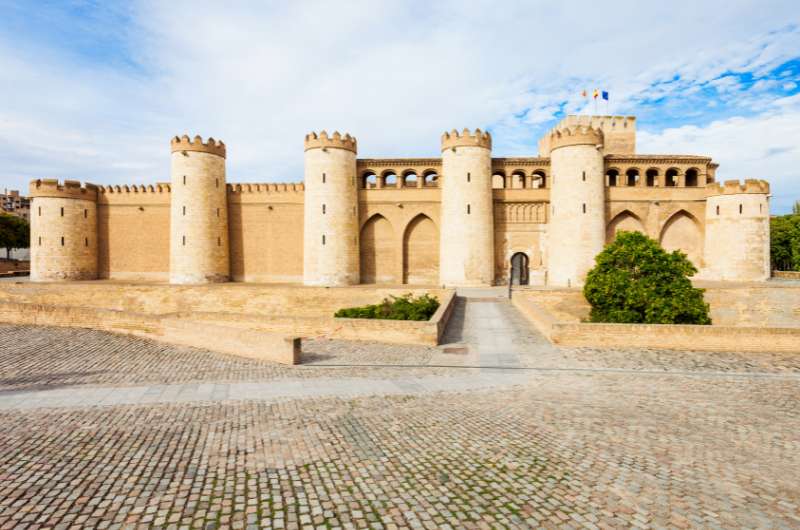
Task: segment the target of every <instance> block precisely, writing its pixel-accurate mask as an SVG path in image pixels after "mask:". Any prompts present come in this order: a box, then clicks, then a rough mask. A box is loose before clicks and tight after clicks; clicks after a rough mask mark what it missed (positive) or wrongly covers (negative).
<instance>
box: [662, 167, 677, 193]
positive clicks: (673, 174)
mask: <svg viewBox="0 0 800 530" xmlns="http://www.w3.org/2000/svg"><path fill="white" fill-rule="evenodd" d="M677 185H678V170H677V169H675V168H674V167H671V168H669V169H668V170H667V172H666V174H665V176H664V186H667V187H668V188H674V187H675V186H677Z"/></svg>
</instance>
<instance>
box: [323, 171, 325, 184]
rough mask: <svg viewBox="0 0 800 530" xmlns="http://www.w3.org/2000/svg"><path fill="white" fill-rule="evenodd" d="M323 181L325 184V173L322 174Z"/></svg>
mask: <svg viewBox="0 0 800 530" xmlns="http://www.w3.org/2000/svg"><path fill="white" fill-rule="evenodd" d="M322 183H323V184H325V173H323V174H322Z"/></svg>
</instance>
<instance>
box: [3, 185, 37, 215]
mask: <svg viewBox="0 0 800 530" xmlns="http://www.w3.org/2000/svg"><path fill="white" fill-rule="evenodd" d="M0 209H2V211H3V212H4V213H10V214H11V215H16V216H18V217H22V218H23V219H25V220H26V221H30V217H31V200H30V197H24V196H22V195H20V194H19V191H18V190H10V191H9V190H7V189H4V190H3V193H2V194H0Z"/></svg>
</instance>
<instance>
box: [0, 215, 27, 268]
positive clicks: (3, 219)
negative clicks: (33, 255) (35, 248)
mask: <svg viewBox="0 0 800 530" xmlns="http://www.w3.org/2000/svg"><path fill="white" fill-rule="evenodd" d="M30 237H31V236H30V226H29V225H28V222H27V221H26V220H25V219H23V218H22V217H17V216H15V215H8V214H5V213H4V214H0V248H5V249H6V257H7V258H8V257H9V256H10V255H11V249H12V248H28V247H29V246H30Z"/></svg>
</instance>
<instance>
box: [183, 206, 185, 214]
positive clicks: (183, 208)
mask: <svg viewBox="0 0 800 530" xmlns="http://www.w3.org/2000/svg"><path fill="white" fill-rule="evenodd" d="M183 215H186V206H184V207H183Z"/></svg>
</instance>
